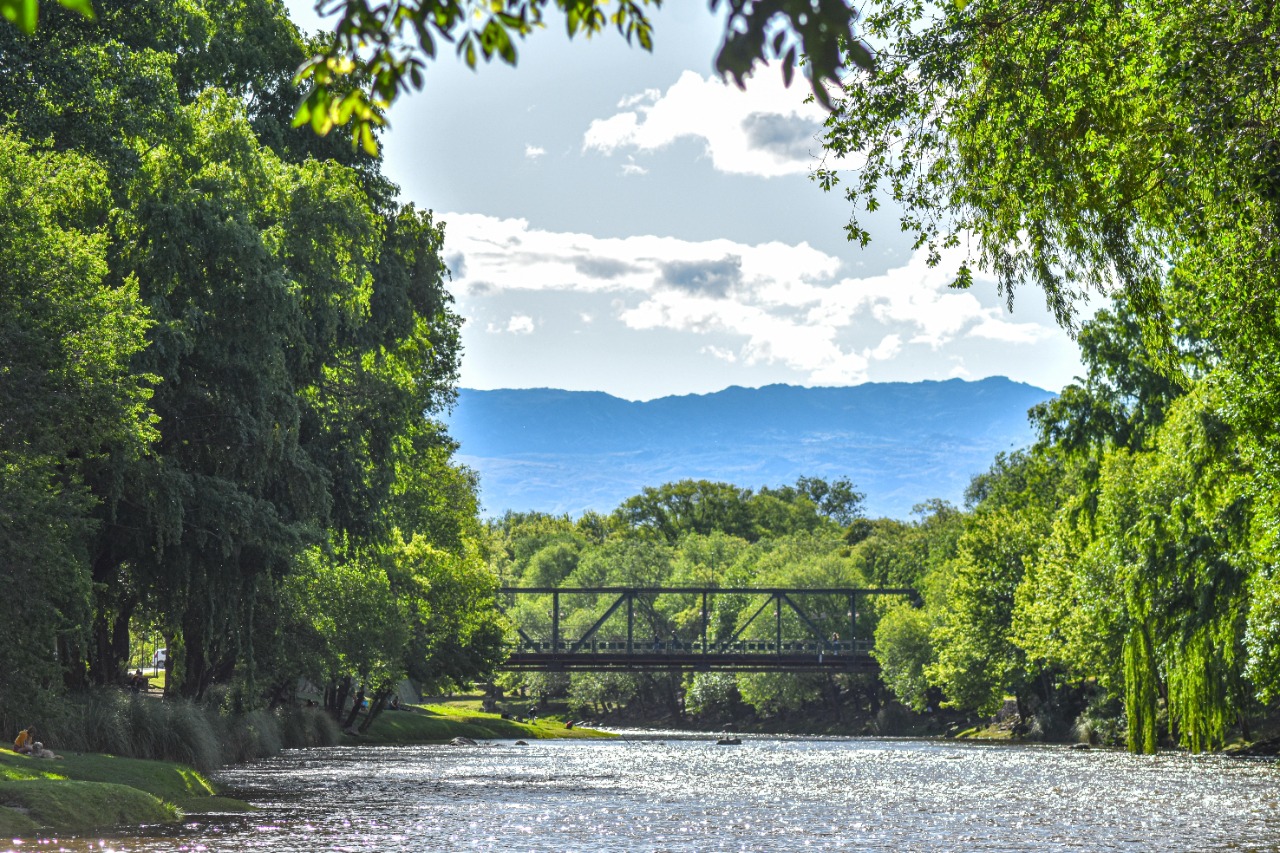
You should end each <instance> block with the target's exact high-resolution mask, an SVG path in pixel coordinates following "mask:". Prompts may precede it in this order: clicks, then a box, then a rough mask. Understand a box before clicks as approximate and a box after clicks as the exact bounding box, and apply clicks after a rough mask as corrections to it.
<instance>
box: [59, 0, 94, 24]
mask: <svg viewBox="0 0 1280 853" xmlns="http://www.w3.org/2000/svg"><path fill="white" fill-rule="evenodd" d="M58 2H59V3H60V4H62V5H63V6H64V7H65V8H67V9H70V10H71V11H73V12H79V13H80V14H81V15H84V16H85V17H86V18H88V19H89V20H91V21H92V20H93V17H94V16H93V4H92V3H90V2H89V0H58Z"/></svg>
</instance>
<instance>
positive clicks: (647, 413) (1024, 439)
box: [446, 377, 1054, 519]
mask: <svg viewBox="0 0 1280 853" xmlns="http://www.w3.org/2000/svg"><path fill="white" fill-rule="evenodd" d="M1053 396H1054V395H1053V394H1052V393H1050V392H1048V391H1045V390H1043V389H1040V388H1036V387H1033V386H1031V385H1025V384H1022V383H1019V382H1013V381H1011V380H1009V379H1006V378H1004V377H994V378H989V379H982V380H979V381H976V382H967V381H963V380H960V379H951V380H947V381H945V382H934V381H926V382H887V383H866V384H863V385H854V386H850V387H841V388H802V387H798V386H793V385H768V386H765V387H763V388H740V387H736V386H735V387H731V388H726V389H724V390H723V391H718V392H715V393H713V394H691V395H686V396H673V397H662V398H659V399H656V400H649V401H644V402H634V401H629V400H623V399H620V398H618V397H613V396H611V395H609V394H605V393H602V392H595V391H561V390H556V389H552V388H529V389H518V390H516V389H505V390H492V391H477V390H471V389H465V388H464V389H461V390H460V391H459V394H458V401H457V404H456V406H455V407H454V409H453V411H452V412H451V413H450V414H449V416H448V417H447V418H446V423H447V424H448V426H449V432H450V434H451V435H453V437H454V438H455V439H457V440H458V441H459V442H460V445H461V448H460V451H459V454H458V458H459V461H461V462H462V463H464V464H466V465H468V466H470V467H471V468H473V469H475V470H476V471H477V472H478V473H479V475H480V485H481V495H480V496H481V502H482V504H483V507H484V512H485V514H486V515H501V514H502V513H503V512H505V511H506V510H509V509H512V510H522V511H524V510H541V511H544V512H550V513H556V514H561V513H568V514H570V515H574V516H576V515H578V514H580V513H582V512H583V511H585V510H589V509H593V510H598V511H600V512H609V511H611V510H613V509H614V508H616V507H617V506H618V504H620V503H621V502H622V501H623V500H625V499H626V498H628V497H630V496H632V495H635V494H639V492H640V491H641V490H642V489H643V488H644V487H645V486H659V485H662V484H663V483H668V482H674V481H676V480H683V479H687V478H689V479H706V480H716V481H722V482H727V483H733V484H734V485H737V486H743V487H748V488H752V489H758V488H759V487H761V486H781V485H786V484H791V483H794V482H795V481H796V479H797V478H798V477H801V476H809V477H822V478H824V479H828V480H834V479H837V478H840V477H848V478H849V479H850V480H852V481H853V482H854V484H855V485H856V486H857V488H858V490H859V491H861V492H863V493H865V495H866V503H865V509H866V512H867V515H868V516H870V517H873V518H876V517H890V518H902V519H905V518H907V517H908V516H909V515H910V513H911V508H912V507H913V506H914V505H915V504H918V503H920V502H922V501H925V500H928V499H931V498H942V499H944V500H949V501H951V502H953V503H956V504H959V503H961V501H962V499H963V494H964V490H965V487H966V486H967V485H968V484H969V480H970V478H971V477H972V476H973V475H974V474H978V473H981V472H983V471H985V470H986V469H987V468H988V467H990V465H991V462H992V460H993V459H994V457H995V455H996V453H998V452H1000V451H1010V450H1015V449H1017V448H1020V447H1024V446H1026V445H1027V444H1029V443H1030V442H1031V440H1032V438H1033V435H1032V431H1031V428H1030V426H1029V425H1028V422H1027V410H1028V409H1029V408H1030V407H1031V406H1033V405H1035V404H1036V403H1040V402H1043V401H1044V400H1048V399H1050V398H1052V397H1053Z"/></svg>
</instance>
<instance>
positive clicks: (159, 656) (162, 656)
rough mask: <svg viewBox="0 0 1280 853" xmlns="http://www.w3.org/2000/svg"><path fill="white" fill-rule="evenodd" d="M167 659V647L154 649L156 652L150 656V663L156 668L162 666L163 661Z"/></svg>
mask: <svg viewBox="0 0 1280 853" xmlns="http://www.w3.org/2000/svg"><path fill="white" fill-rule="evenodd" d="M168 659H169V650H168V649H156V653H155V654H153V655H152V656H151V665H152V666H153V667H155V668H156V669H159V668H160V667H162V666H164V662H165V661H167V660H168Z"/></svg>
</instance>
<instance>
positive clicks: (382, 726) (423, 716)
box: [364, 703, 612, 744]
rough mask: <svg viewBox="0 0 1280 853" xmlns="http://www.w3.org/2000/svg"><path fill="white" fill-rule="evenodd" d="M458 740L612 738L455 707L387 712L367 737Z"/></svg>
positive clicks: (403, 740)
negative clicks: (461, 738)
mask: <svg viewBox="0 0 1280 853" xmlns="http://www.w3.org/2000/svg"><path fill="white" fill-rule="evenodd" d="M455 737H469V738H472V739H473V740H488V739H510V740H521V739H523V740H530V739H533V738H600V737H612V735H610V734H608V733H606V732H598V731H595V730H593V729H578V728H573V729H566V728H565V727H564V723H562V722H560V721H558V720H539V721H538V722H537V723H532V724H530V723H519V722H516V721H515V720H510V719H508V720H504V719H503V718H502V716H501V715H499V714H486V713H485V712H483V711H477V710H472V709H471V708H469V707H458V706H457V705H456V704H455V703H449V704H447V705H446V704H439V705H436V704H432V705H422V706H417V707H414V708H413V709H412V710H409V711H383V712H382V713H381V714H379V715H378V719H376V720H374V722H373V726H371V727H370V729H369V731H368V733H367V734H366V735H365V736H364V740H366V741H367V742H369V743H385V744H391V743H445V742H448V741H450V740H453V739H454V738H455Z"/></svg>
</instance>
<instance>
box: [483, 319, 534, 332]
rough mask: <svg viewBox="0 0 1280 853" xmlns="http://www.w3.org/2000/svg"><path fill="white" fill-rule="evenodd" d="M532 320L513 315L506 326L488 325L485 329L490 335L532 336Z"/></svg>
mask: <svg viewBox="0 0 1280 853" xmlns="http://www.w3.org/2000/svg"><path fill="white" fill-rule="evenodd" d="M533 328H534V327H533V318H532V317H530V316H528V315H526V314H513V315H512V316H511V318H510V319H509V320H507V325H506V326H499V325H497V324H495V323H490V324H489V325H488V327H487V329H486V331H488V332H489V333H490V334H494V335H500V334H503V333H506V334H508V335H531V334H533Z"/></svg>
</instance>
